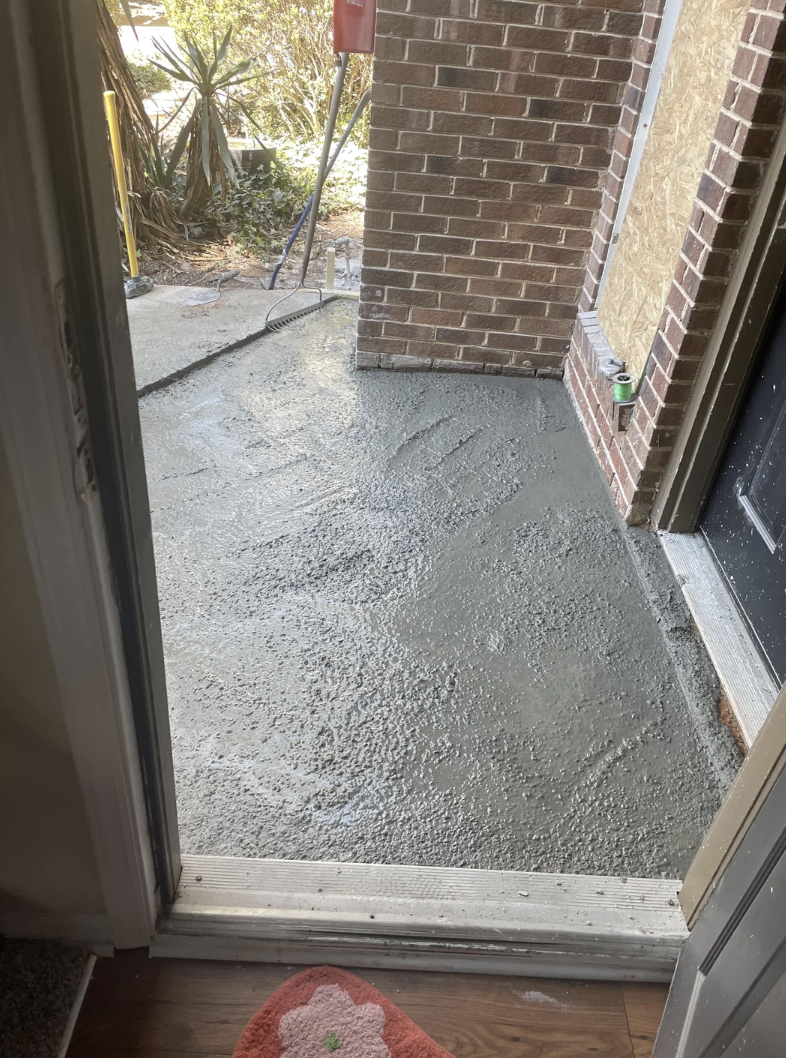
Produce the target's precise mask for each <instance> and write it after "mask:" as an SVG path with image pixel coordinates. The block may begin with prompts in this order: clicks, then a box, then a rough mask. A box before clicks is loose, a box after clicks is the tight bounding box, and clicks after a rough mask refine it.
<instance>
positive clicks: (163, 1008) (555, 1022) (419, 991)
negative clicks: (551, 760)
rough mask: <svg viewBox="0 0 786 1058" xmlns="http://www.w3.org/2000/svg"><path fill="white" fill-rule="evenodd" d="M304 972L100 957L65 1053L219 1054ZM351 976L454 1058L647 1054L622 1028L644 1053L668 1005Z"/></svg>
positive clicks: (446, 977)
mask: <svg viewBox="0 0 786 1058" xmlns="http://www.w3.org/2000/svg"><path fill="white" fill-rule="evenodd" d="M301 968H302V967H295V966H288V967H285V966H274V965H267V964H264V963H228V962H210V961H205V962H201V961H196V960H188V959H186V960H174V959H172V960H167V959H148V958H146V956H145V954H144V953H142V952H139V953H126V954H121V955H118V956H116V957H115V958H114V959H102V960H99V963H98V964H97V966H96V972H95V974H94V977H93V980H92V982H91V984H90V988H89V990H88V993H87V997H86V999H85V1003H84V1006H83V1008H82V1013H81V1016H80V1018H79V1022H78V1023H77V1026H76V1030H75V1032H74V1037H73V1040H72V1044H71V1047H70V1049H69V1052H68V1058H224V1056H229V1055H231V1053H232V1051H233V1049H234V1047H235V1044H236V1043H237V1040H238V1038H239V1036H240V1034H241V1032H242V1031H243V1028H244V1026H245V1024H246V1022H247V1021H248V1019H249V1018H250V1017H251V1015H252V1014H253V1013H254V1012H255V1011H256V1010H257V1008H258V1007H259V1006H260V1005H261V1004H262V1003H264V1001H265V1000H266V999H267V998H268V997H269V996H270V995H271V994H272V993H273V992H274V991H275V989H276V988H278V986H279V985H280V984H282V983H283V982H284V981H285V980H287V979H288V978H289V977H291V976H292V975H293V974H294V973H296V972H297V971H298V970H299V969H301ZM358 976H360V977H363V978H364V979H365V980H367V981H369V982H370V983H371V984H372V985H374V987H376V988H378V989H379V991H381V992H383V993H384V994H385V995H386V996H388V997H389V998H390V1000H391V1001H392V1002H394V1003H396V1004H397V1005H398V1006H399V1007H400V1008H401V1009H402V1010H403V1011H404V1012H405V1013H406V1014H408V1015H409V1016H410V1017H411V1018H412V1019H413V1020H414V1021H415V1022H416V1023H417V1024H418V1025H420V1026H421V1028H423V1029H424V1031H425V1032H427V1033H428V1034H429V1035H430V1036H432V1037H433V1038H434V1039H435V1040H437V1041H438V1042H439V1043H441V1044H442V1046H443V1047H445V1048H446V1049H447V1050H448V1051H449V1052H450V1053H451V1054H452V1055H454V1058H644V1055H645V1054H647V1053H648V1052H646V1051H644V1050H634V1047H633V1045H632V1044H631V1040H630V1032H629V1022H630V1020H631V1017H632V1018H633V1021H634V1023H635V1024H636V1026H637V1031H638V1032H639V1033H640V1036H641V1038H640V1040H639V1041H638V1042H639V1044H640V1045H641V1046H644V1044H645V1038H646V1036H647V1033H648V1032H649V1031H650V1030H651V1029H652V1028H653V1026H656V1025H657V1021H656V1020H655V1019H656V1018H658V1017H659V1011H660V1009H661V1007H662V1003H663V998H664V997H663V989H661V988H659V987H658V986H648V985H643V986H639V987H638V988H637V989H633V990H631V993H630V994H631V1001H630V1009H628V1005H627V1004H626V1001H625V997H624V989H623V986H621V985H619V984H615V983H609V982H597V983H596V982H574V981H555V980H546V979H542V978H522V977H491V976H480V975H475V974H442V973H422V972H401V971H393V970H386V971H368V972H364V971H359V972H358ZM627 987H628V986H624V988H627ZM653 990H654V992H655V994H656V998H655V999H654V1000H650V999H648V994H649V992H650V991H653ZM631 1011H633V1013H632V1014H631ZM637 1019H638V1020H637Z"/></svg>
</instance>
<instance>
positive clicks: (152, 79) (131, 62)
mask: <svg viewBox="0 0 786 1058" xmlns="http://www.w3.org/2000/svg"><path fill="white" fill-rule="evenodd" d="M128 67H129V69H130V70H131V74H132V76H133V78H134V81H135V82H136V86H137V88H138V89H139V94H140V95H141V96H142V98H143V99H149V98H150V96H152V95H155V94H156V92H167V91H169V89H170V88H171V87H172V78H171V77H170V76H169V75H168V74H166V73H164V71H163V70H160V69H159V68H158V67H157V66H154V65H153V63H152V62H147V61H146V60H145V59H142V60H141V61H137V60H136V59H134V58H129V59H128Z"/></svg>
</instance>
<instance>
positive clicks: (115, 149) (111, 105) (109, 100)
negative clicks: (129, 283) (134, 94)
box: [104, 92, 139, 279]
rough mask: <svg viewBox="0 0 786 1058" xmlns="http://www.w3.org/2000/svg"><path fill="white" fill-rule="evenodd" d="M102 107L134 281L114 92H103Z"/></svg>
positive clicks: (135, 270)
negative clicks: (103, 107) (107, 127)
mask: <svg viewBox="0 0 786 1058" xmlns="http://www.w3.org/2000/svg"><path fill="white" fill-rule="evenodd" d="M104 106H105V108H106V117H107V121H108V122H109V142H110V143H111V144H112V159H113V160H114V163H115V177H116V178H117V194H118V197H119V198H120V212H121V213H122V215H123V229H124V230H125V233H126V247H127V248H128V270H129V272H130V273H131V278H132V279H136V277H137V276H138V275H139V261H138V260H137V256H136V239H135V238H134V229H133V228H132V226H131V214H130V212H129V209H128V186H127V184H126V168H125V165H124V163H123V148H122V146H121V144H120V123H119V122H118V120H117V99H116V98H115V93H114V92H104Z"/></svg>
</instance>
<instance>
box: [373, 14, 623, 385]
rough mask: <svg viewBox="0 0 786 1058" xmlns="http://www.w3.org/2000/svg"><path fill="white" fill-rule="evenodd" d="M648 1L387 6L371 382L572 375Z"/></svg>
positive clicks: (376, 99) (376, 176)
mask: <svg viewBox="0 0 786 1058" xmlns="http://www.w3.org/2000/svg"><path fill="white" fill-rule="evenodd" d="M642 2H643V0H612V2H611V3H609V2H608V0H605V2H600V0H583V2H582V0H573V2H570V3H555V4H542V3H530V2H529V0H381V3H380V10H379V14H378V20H377V51H376V56H377V57H376V61H375V67H374V89H373V96H372V99H373V106H372V110H371V140H370V151H369V183H368V194H367V200H366V205H367V211H366V229H365V237H364V243H365V250H364V257H363V279H362V290H361V301H360V317H361V318H360V324H359V332H358V346H357V348H358V357H357V363H358V366H359V367H396V368H410V369H412V368H414V369H421V370H430V369H435V370H438V369H447V370H464V371H483V370H487V371H492V372H500V371H503V372H509V373H523V374H535V373H538V374H546V375H557V376H558V375H561V371H562V366H563V362H564V358H565V354H566V352H567V349H568V345H569V341H570V335H571V332H572V329H573V321H574V318H575V316H576V311H577V306H578V300H579V295H580V292H581V289H582V286H583V284H584V280H585V273H586V266H587V261H588V259H589V252H590V246H591V244H592V240H593V232H594V229H595V220H596V216H597V211H598V209H599V207H600V205H601V197H602V190H601V189H602V186H603V182H604V180H605V178H606V173H607V170H608V166H609V161H610V158H611V146H612V142H613V140H614V136H615V133H616V130H617V126H618V123H619V120H620V115H621V111H622V99H623V93H624V92H625V90H626V85H627V84H628V81H629V78H630V75H631V71H632V62H631V56H632V52H633V48H634V44H635V42H636V40H637V35H638V32H639V29H640V27H641V23H642V15H641V6H642Z"/></svg>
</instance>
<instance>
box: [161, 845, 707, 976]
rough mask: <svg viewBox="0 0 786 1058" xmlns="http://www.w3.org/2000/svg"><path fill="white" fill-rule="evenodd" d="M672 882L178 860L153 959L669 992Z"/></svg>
mask: <svg viewBox="0 0 786 1058" xmlns="http://www.w3.org/2000/svg"><path fill="white" fill-rule="evenodd" d="M681 884H682V883H681V882H680V881H677V880H666V879H646V878H645V879H642V878H630V879H624V878H608V877H596V876H590V875H569V874H539V873H527V872H523V871H486V870H471V869H464V868H442V867H413V866H385V865H375V864H360V863H312V862H307V861H289V860H247V859H235V858H232V857H219V856H184V857H183V876H182V878H181V882H180V887H179V890H178V897H177V899H176V901H175V904H174V907H173V908H172V910H171V911H170V913H169V914H168V916H167V917H166V919H165V920H164V921H163V923H162V925H161V927H160V929H159V932H158V934H157V937H156V939H155V941H154V943H153V945H152V948H151V954H152V955H153V956H162V957H164V956H166V957H172V956H179V957H194V958H205V957H214V958H216V957H223V958H238V959H240V958H242V959H251V960H258V961H264V962H268V961H269V962H301V963H303V962H305V963H314V962H315V961H329V962H331V963H333V964H336V965H344V966H353V965H354V966H367V967H371V968H373V967H384V966H391V965H402V966H404V965H406V966H411V967H412V968H421V969H435V970H445V971H450V970H452V971H462V972H470V973H471V972H477V973H508V974H522V975H529V976H538V975H548V976H565V977H567V976H574V977H575V976H578V977H588V978H592V979H606V980H642V981H644V980H646V981H668V980H670V979H671V975H672V973H673V970H674V966H675V964H676V960H677V956H678V954H679V951H680V948H681V946H682V943H683V941H684V939H685V938H686V937H687V929H686V926H685V920H684V918H683V915H682V911H681V909H680V906H679V902H678V893H679V889H680V887H681Z"/></svg>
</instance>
